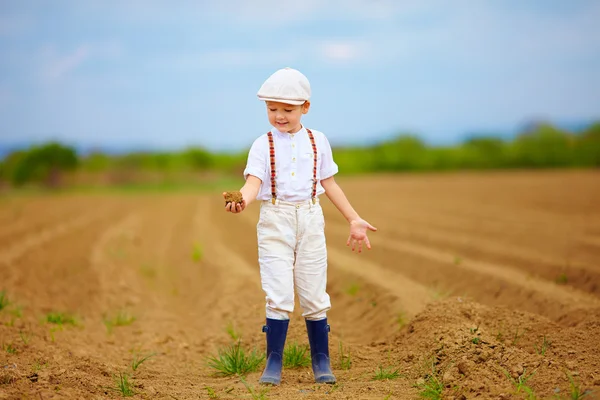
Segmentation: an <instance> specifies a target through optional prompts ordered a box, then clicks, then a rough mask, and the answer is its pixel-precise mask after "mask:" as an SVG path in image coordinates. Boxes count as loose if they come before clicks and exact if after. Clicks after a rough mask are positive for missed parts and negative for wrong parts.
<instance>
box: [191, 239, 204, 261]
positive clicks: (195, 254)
mask: <svg viewBox="0 0 600 400" xmlns="http://www.w3.org/2000/svg"><path fill="white" fill-rule="evenodd" d="M203 255H204V252H203V251H202V246H201V245H200V244H199V243H196V244H194V249H193V250H192V260H194V262H200V261H202V257H203Z"/></svg>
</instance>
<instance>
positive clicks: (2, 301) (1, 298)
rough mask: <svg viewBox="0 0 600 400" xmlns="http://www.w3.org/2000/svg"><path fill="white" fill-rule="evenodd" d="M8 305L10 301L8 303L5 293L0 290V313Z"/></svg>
mask: <svg viewBox="0 0 600 400" xmlns="http://www.w3.org/2000/svg"><path fill="white" fill-rule="evenodd" d="M9 304H10V301H8V295H7V294H6V291H5V290H0V311H2V310H4V309H5V308H6V307H8V305H9Z"/></svg>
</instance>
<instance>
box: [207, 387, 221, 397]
mask: <svg viewBox="0 0 600 400" xmlns="http://www.w3.org/2000/svg"><path fill="white" fill-rule="evenodd" d="M205 389H206V391H207V392H208V398H210V399H218V398H219V396H218V395H217V393H216V392H215V390H214V389H213V388H211V387H210V386H206V387H205Z"/></svg>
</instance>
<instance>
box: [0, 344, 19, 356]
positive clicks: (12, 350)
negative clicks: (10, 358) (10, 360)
mask: <svg viewBox="0 0 600 400" xmlns="http://www.w3.org/2000/svg"><path fill="white" fill-rule="evenodd" d="M2 347H4V351H6V352H7V353H8V354H17V348H16V347H14V346H13V345H12V343H8V344H5V345H4V346H2Z"/></svg>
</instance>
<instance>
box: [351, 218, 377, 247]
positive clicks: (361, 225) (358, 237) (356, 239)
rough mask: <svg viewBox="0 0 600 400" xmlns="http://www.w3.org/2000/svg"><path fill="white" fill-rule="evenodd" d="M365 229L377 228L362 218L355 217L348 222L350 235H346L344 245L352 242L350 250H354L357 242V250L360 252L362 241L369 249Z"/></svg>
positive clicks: (373, 229) (374, 229)
mask: <svg viewBox="0 0 600 400" xmlns="http://www.w3.org/2000/svg"><path fill="white" fill-rule="evenodd" d="M367 230H370V231H373V232H375V231H377V228H375V227H374V226H373V225H371V224H370V223H368V222H367V221H365V220H364V219H356V220H354V221H352V222H350V236H349V237H348V241H347V242H346V246H350V243H352V251H354V249H355V248H356V245H357V244H358V252H359V253H361V252H362V244H363V241H364V242H365V244H366V245H367V249H369V250H371V243H370V242H369V238H368V237H367Z"/></svg>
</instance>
